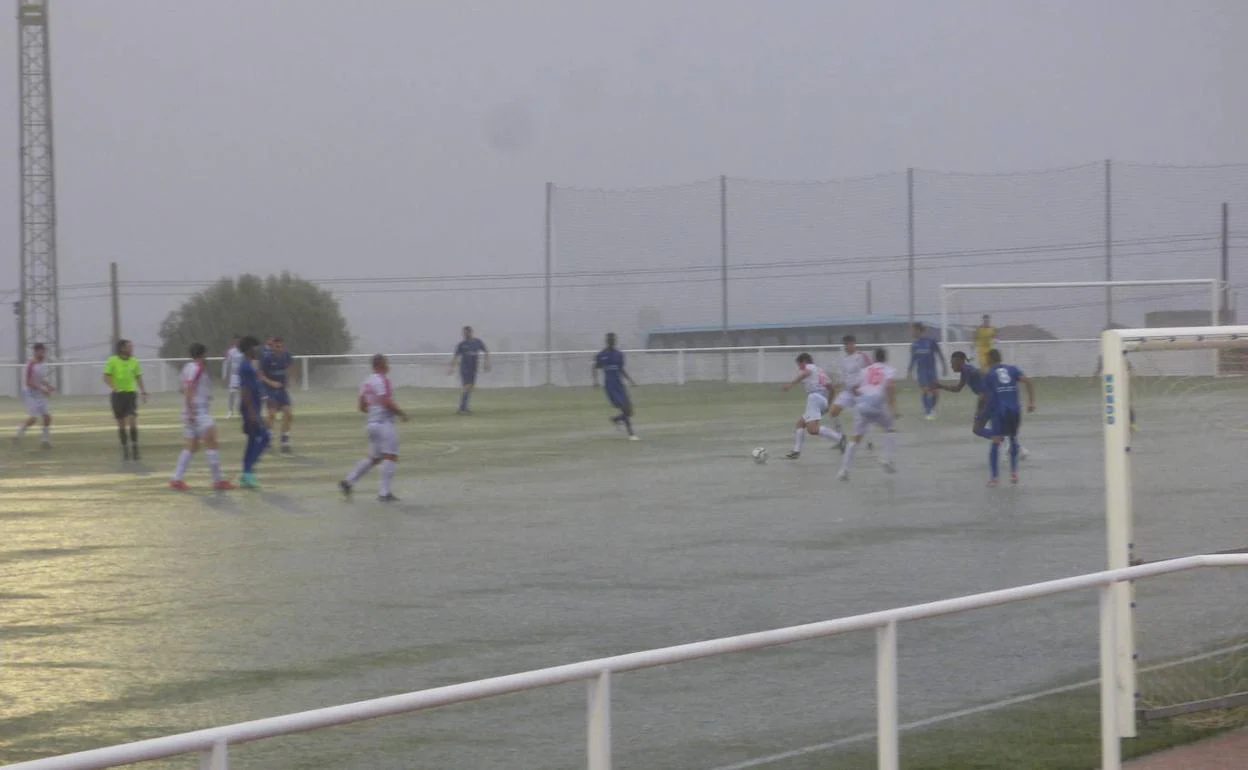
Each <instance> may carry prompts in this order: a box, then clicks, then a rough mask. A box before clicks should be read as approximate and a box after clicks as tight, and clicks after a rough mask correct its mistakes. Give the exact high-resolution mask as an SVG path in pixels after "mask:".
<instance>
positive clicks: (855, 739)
mask: <svg viewBox="0 0 1248 770" xmlns="http://www.w3.org/2000/svg"><path fill="white" fill-rule="evenodd" d="M1240 650H1248V642H1245V643H1243V644H1236V645H1232V646H1230V647H1223V648H1221V649H1218V650H1211V651H1209V652H1202V653H1200V654H1197V655H1191V656H1189V657H1186V658H1179V659H1178V660H1171V661H1167V662H1165V663H1157V664H1155V665H1152V666H1148V667H1146V668H1141V669H1140V673H1146V672H1152V671H1163V670H1165V669H1167V668H1174V667H1176V666H1183V665H1187V664H1188V663H1196V662H1198V661H1202V660H1206V659H1208V658H1216V657H1217V656H1219V655H1226V654H1229V653H1232V652H1239V651H1240ZM1099 683H1100V680H1099V679H1089V680H1088V681H1086V682H1077V683H1075V684H1068V685H1064V686H1062V687H1054V688H1052V689H1049V690H1041V691H1040V692H1033V693H1030V694H1028V695H1018V696H1015V697H1013V698H1006V699H1004V700H999V701H994V702H992V703H985V704H983V705H981V706H972V707H970V708H965V709H961V710H959V711H951V712H949V713H947V714H938V715H937V716H934V717H927V718H926V719H919V720H917V721H914V722H907V723H905V724H903V725H901V726H900V727H899V728H898V730H899V731H900V732H909V731H911V730H917V729H919V728H921V727H931V726H932V725H937V724H940V723H941V722H949V721H952V720H954V719H961V718H962V717H969V716H973V715H975V714H982V713H984V712H986V711H996V710H997V709H1002V708H1007V707H1009V706H1017V705H1019V704H1021V703H1030V702H1031V701H1034V700H1039V699H1041V698H1047V697H1049V696H1051V695H1062V694H1063V693H1068V692H1074V691H1076V690H1084V689H1087V688H1089V687H1094V686H1096V685H1097V684H1099ZM874 738H875V731H874V730H872V731H871V732H863V733H858V734H857V735H851V736H849V737H847V738H838V739H837V740H835V741H828V742H827V743H816V744H812V745H810V746H803V747H802V748H800V749H792V750H790V751H783V752H780V753H779V754H771V755H769V756H766V757H758V758H756V759H747V760H745V761H744V762H738V763H736V764H732V765H721V766H719V767H716V768H714V770H746V768H751V767H762V766H763V765H770V764H774V763H776V762H783V761H784V760H786V759H795V758H797V757H802V756H806V755H807V754H818V753H819V752H821V751H830V750H832V749H839V748H841V747H842V746H850V745H852V744H855V743H862V742H864V741H869V740H872V739H874Z"/></svg>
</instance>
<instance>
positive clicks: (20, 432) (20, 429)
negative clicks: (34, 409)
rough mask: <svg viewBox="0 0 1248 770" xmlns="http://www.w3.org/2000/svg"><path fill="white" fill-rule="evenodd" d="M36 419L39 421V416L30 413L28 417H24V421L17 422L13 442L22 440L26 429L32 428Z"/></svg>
mask: <svg viewBox="0 0 1248 770" xmlns="http://www.w3.org/2000/svg"><path fill="white" fill-rule="evenodd" d="M38 421H39V418H37V417H35V416H34V415H33V414H32V415H31V416H30V417H27V418H26V420H25V422H22V423H19V424H18V426H17V433H14V434H13V443H15V444H16V443H18V442H20V441H21V440H22V437H23V436H25V435H26V431H28V430H30V429H31V428H33V427H34V426H35V423H36V422H38Z"/></svg>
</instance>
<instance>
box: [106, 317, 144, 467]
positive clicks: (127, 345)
mask: <svg viewBox="0 0 1248 770" xmlns="http://www.w3.org/2000/svg"><path fill="white" fill-rule="evenodd" d="M116 349H117V353H116V354H115V355H112V356H109V357H108V361H106V362H105V363H104V384H105V385H107V386H108V389H109V390H110V391H112V392H111V394H110V395H109V404H110V406H112V408H113V418H114V419H116V420H117V438H118V440H119V441H121V457H122V459H123V460H134V461H135V462H138V461H139V394H140V393H141V394H142V395H143V401H144V403H146V402H147V387H146V386H144V385H143V366H142V364H140V363H139V359H137V358H135V357H134V343H133V342H131V341H130V340H117V348H116ZM136 386H137V387H138V391H137V392H136V391H135V387H136ZM127 427H128V428H129V429H130V435H129V437H127V436H126V428H127ZM127 438H128V443H127Z"/></svg>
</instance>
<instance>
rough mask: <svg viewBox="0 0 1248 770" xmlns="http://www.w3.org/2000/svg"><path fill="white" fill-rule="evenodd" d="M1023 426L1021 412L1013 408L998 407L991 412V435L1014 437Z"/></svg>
mask: <svg viewBox="0 0 1248 770" xmlns="http://www.w3.org/2000/svg"><path fill="white" fill-rule="evenodd" d="M1022 426H1023V413H1022V412H1017V411H1014V410H1013V409H999V410H996V411H994V412H993V414H992V435H994V436H1004V437H1006V438H1014V437H1016V436H1017V435H1018V429H1019V428H1021V427H1022Z"/></svg>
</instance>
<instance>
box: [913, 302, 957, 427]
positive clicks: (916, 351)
mask: <svg viewBox="0 0 1248 770" xmlns="http://www.w3.org/2000/svg"><path fill="white" fill-rule="evenodd" d="M926 332H927V329H926V327H924V326H923V324H921V323H916V324H915V325H914V342H912V343H910V366H909V368H907V369H906V376H907V377H908V376H910V373H911V372H914V373H915V374H916V375H917V379H918V381H919V388H920V389H921V390H922V392H923V414H924V419H927V420H934V419H936V402H937V401H938V398H937V393H939V390H938V389H937V388H936V385H937V384H938V381H937V378H936V363H937V362H940V371H941V373H942V374H948V373H949V367H948V366H946V365H945V356H944V354H943V353H941V352H940V343H939V342H937V341H936V340H935V338H933V337H931V336H929V335H928V334H927V333H926Z"/></svg>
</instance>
